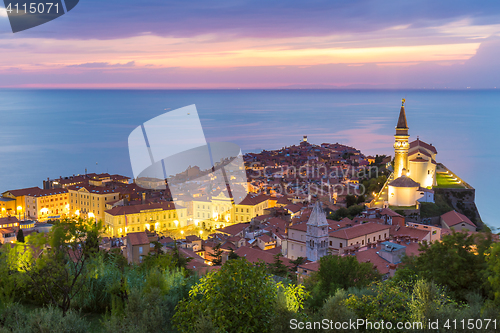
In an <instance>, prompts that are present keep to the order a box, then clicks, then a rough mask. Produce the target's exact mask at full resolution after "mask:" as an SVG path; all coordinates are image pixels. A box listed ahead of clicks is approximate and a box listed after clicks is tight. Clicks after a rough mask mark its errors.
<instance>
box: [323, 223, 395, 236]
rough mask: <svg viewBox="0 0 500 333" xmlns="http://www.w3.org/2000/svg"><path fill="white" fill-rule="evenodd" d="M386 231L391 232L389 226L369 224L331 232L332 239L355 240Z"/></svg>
mask: <svg viewBox="0 0 500 333" xmlns="http://www.w3.org/2000/svg"><path fill="white" fill-rule="evenodd" d="M384 229H387V230H389V226H388V225H383V224H378V223H373V222H368V223H363V224H357V225H355V226H352V227H350V228H345V229H340V230H337V231H333V232H330V234H329V236H330V237H335V238H341V239H353V238H356V237H360V236H363V235H368V234H371V233H374V232H378V231H382V230H384Z"/></svg>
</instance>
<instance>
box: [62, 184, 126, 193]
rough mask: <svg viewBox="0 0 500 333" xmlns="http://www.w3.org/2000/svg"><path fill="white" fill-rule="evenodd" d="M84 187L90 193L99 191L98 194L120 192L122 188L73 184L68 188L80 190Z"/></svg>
mask: <svg viewBox="0 0 500 333" xmlns="http://www.w3.org/2000/svg"><path fill="white" fill-rule="evenodd" d="M82 188H84V189H86V190H87V191H88V192H89V193H97V194H109V193H120V189H112V188H109V187H102V186H93V185H72V186H69V187H68V189H69V190H72V191H78V190H80V189H82Z"/></svg>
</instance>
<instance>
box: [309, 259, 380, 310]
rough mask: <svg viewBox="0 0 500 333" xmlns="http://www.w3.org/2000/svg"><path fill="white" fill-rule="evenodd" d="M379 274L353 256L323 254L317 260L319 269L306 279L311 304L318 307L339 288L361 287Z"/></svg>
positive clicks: (377, 277) (376, 279)
mask: <svg viewBox="0 0 500 333" xmlns="http://www.w3.org/2000/svg"><path fill="white" fill-rule="evenodd" d="M380 278H381V275H380V274H379V273H378V272H377V270H376V269H374V268H373V264H371V263H360V262H358V260H357V259H356V257H355V256H344V257H341V256H332V255H328V256H324V257H321V259H320V261H319V270H318V271H317V272H316V273H313V274H312V276H311V277H310V278H309V279H308V280H309V281H307V285H308V286H309V288H310V289H311V290H312V291H311V294H312V298H311V305H312V306H313V307H315V308H320V307H321V306H322V305H323V301H324V300H325V299H326V298H328V297H329V296H332V295H334V294H335V292H336V291H337V290H339V289H345V290H347V289H349V288H351V287H356V288H362V287H365V286H367V285H369V284H370V283H372V282H374V281H378V280H380Z"/></svg>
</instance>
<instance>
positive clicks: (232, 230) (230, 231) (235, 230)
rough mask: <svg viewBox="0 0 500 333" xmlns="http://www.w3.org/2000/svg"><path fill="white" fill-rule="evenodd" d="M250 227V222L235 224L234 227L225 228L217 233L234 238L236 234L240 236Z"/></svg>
mask: <svg viewBox="0 0 500 333" xmlns="http://www.w3.org/2000/svg"><path fill="white" fill-rule="evenodd" d="M248 226H250V223H249V222H247V223H238V224H233V225H230V226H227V227H225V228H221V229H217V230H215V231H217V232H222V233H224V234H227V235H231V236H234V235H236V234H239V233H240V232H241V231H242V230H243V229H245V228H247V227H248Z"/></svg>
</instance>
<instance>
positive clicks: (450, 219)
mask: <svg viewBox="0 0 500 333" xmlns="http://www.w3.org/2000/svg"><path fill="white" fill-rule="evenodd" d="M441 219H442V220H443V221H444V222H445V223H446V224H447V225H448V227H450V228H451V227H453V226H455V225H457V224H460V223H462V222H464V223H467V224H468V225H471V226H473V227H474V228H475V227H476V225H475V224H474V223H472V221H471V220H469V218H468V217H467V216H465V215H464V214H460V213H459V212H457V211H454V210H452V211H450V212H448V213H445V214H443V215H441Z"/></svg>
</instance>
